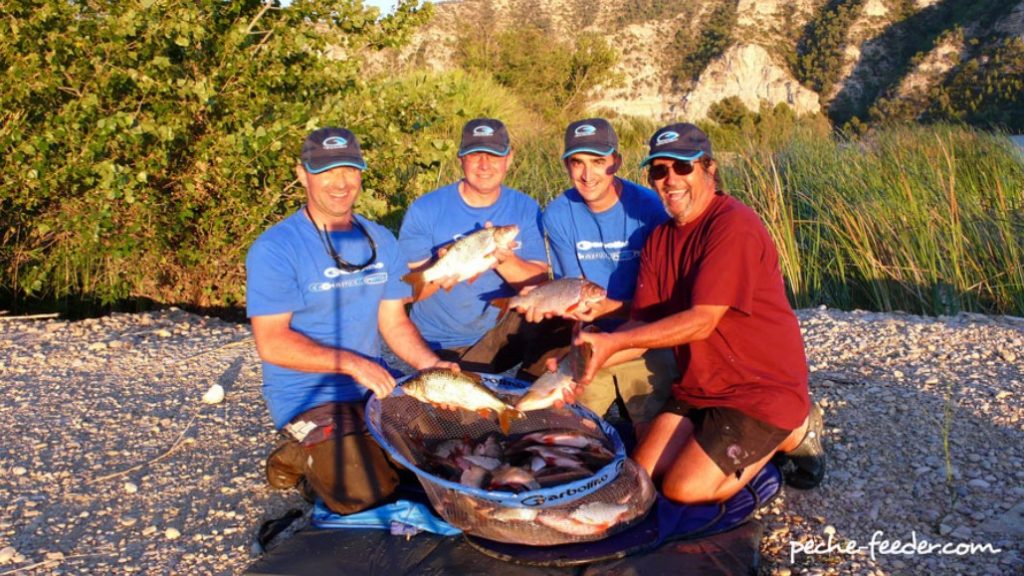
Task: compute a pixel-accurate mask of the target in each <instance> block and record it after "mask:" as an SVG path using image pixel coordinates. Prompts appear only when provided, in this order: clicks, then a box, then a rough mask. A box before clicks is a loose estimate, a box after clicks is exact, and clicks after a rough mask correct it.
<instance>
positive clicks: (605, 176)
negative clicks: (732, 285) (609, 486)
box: [521, 118, 677, 432]
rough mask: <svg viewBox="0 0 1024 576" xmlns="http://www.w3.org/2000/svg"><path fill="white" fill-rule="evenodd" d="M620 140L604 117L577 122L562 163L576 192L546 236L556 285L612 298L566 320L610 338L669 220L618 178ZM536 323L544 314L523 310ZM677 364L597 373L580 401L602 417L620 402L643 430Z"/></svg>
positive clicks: (550, 209) (659, 362) (646, 192)
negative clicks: (598, 289)
mask: <svg viewBox="0 0 1024 576" xmlns="http://www.w3.org/2000/svg"><path fill="white" fill-rule="evenodd" d="M618 148H619V140H618V136H617V135H616V134H615V130H614V129H613V128H612V126H611V124H610V123H609V122H608V121H607V120H605V119H603V118H587V119H585V120H579V121H576V122H573V123H572V124H570V125H569V126H568V128H566V131H565V153H564V154H563V155H562V160H563V162H564V163H565V168H566V170H567V172H568V174H569V179H570V180H571V181H572V183H573V187H572V188H570V189H568V190H566V191H565V192H563V193H562V194H561V195H559V196H558V197H557V198H555V199H554V200H552V201H551V202H550V203H549V204H548V205H547V207H546V208H545V210H544V216H543V224H544V231H545V233H546V234H547V236H548V243H549V245H550V247H551V253H552V255H553V267H554V272H555V277H556V278H562V277H569V278H573V277H575V278H580V277H582V278H587V279H588V280H590V281H592V282H595V283H597V284H599V285H601V286H603V287H604V288H605V289H606V290H607V291H608V297H607V298H605V299H604V300H602V301H601V302H599V303H597V304H596V305H594V306H593V307H591V308H590V309H577V310H575V311H573V313H571V314H570V315H569V316H568V317H567V318H569V319H570V320H576V321H584V322H593V323H594V324H596V325H597V327H599V328H600V329H602V330H605V331H608V330H612V329H614V328H616V327H617V326H619V325H620V324H622V323H623V322H624V321H625V319H626V318H628V316H629V307H630V303H631V301H632V300H633V292H634V290H635V289H636V278H637V273H638V270H639V265H640V250H641V248H643V245H644V241H645V240H646V239H647V235H648V234H649V233H650V232H651V230H653V229H654V228H655V227H656V226H658V225H659V224H661V223H662V222H664V221H666V220H668V214H667V213H666V212H665V207H664V206H663V205H662V203H661V200H660V199H659V198H658V196H657V194H655V193H654V191H653V190H650V189H649V188H645V187H643V186H640V185H638V184H635V183H633V182H630V181H629V180H625V179H623V178H619V177H618V176H616V175H615V174H616V172H617V171H618V170H619V168H620V167H621V166H622V156H621V155H620V154H619V151H618ZM521 311H522V312H523V313H524V314H525V316H526V318H527V319H528V320H530V321H538V320H540V319H541V317H540V315H538V314H537V313H535V312H534V311H533V310H527V309H524V310H521ZM676 374H677V371H676V369H675V364H674V362H673V360H672V358H671V356H670V355H669V354H665V353H664V351H657V352H651V353H650V354H648V355H647V356H645V357H644V358H641V359H638V360H635V361H633V362H631V363H628V364H623V365H620V366H616V367H615V368H614V369H610V370H606V371H603V372H602V373H599V374H598V376H597V378H596V379H595V383H594V384H592V385H591V386H589V387H587V388H585V389H584V391H583V394H582V395H581V396H580V397H578V398H576V401H577V402H579V403H581V404H583V405H584V406H587V407H588V408H590V409H591V410H593V411H594V412H596V413H597V414H604V413H605V412H606V411H607V410H608V408H609V407H610V406H611V404H612V403H613V402H614V401H615V399H616V397H617V396H618V397H621V398H622V400H623V402H624V403H625V406H626V408H627V411H628V412H629V416H630V418H631V419H632V421H633V423H634V425H636V426H637V428H638V431H641V432H642V431H643V428H644V425H645V424H646V423H648V422H650V421H651V420H652V419H653V418H654V416H655V415H657V412H658V410H659V409H660V408H661V404H662V403H664V401H665V400H666V399H667V398H668V396H669V392H670V389H671V385H672V381H673V380H674V378H675V377H676Z"/></svg>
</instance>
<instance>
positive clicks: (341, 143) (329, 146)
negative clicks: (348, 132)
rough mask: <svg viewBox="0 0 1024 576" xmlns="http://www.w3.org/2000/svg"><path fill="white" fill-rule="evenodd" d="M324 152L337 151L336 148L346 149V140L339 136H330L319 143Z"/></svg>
mask: <svg viewBox="0 0 1024 576" xmlns="http://www.w3.org/2000/svg"><path fill="white" fill-rule="evenodd" d="M320 145H321V146H323V147H324V149H325V150H337V149H338V148H348V140H345V139H344V138H342V137H341V136H331V137H330V138H326V139H324V141H323V142H321V143H320Z"/></svg>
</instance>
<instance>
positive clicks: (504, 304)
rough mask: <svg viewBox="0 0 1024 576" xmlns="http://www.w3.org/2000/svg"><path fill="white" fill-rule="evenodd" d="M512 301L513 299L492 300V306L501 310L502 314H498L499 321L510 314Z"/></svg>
mask: <svg viewBox="0 0 1024 576" xmlns="http://www.w3.org/2000/svg"><path fill="white" fill-rule="evenodd" d="M511 301H512V299H511V298H495V299H494V300H491V306H494V307H495V308H497V309H498V310H500V312H498V320H501V319H502V318H504V317H505V314H507V313H508V304H509V302H511Z"/></svg>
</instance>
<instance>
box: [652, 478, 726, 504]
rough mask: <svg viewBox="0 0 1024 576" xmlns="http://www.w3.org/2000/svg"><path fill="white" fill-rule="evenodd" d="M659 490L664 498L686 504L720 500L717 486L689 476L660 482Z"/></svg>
mask: <svg viewBox="0 0 1024 576" xmlns="http://www.w3.org/2000/svg"><path fill="white" fill-rule="evenodd" d="M661 492H662V494H664V496H665V497H666V498H668V499H669V500H671V501H673V502H675V503H677V504H685V505H688V506H695V505H699V504H708V503H712V502H721V501H722V500H723V499H720V498H719V497H718V490H717V486H709V485H707V484H704V483H700V482H696V481H694V480H692V479H689V478H678V479H673V480H668V479H666V481H665V482H664V483H663V484H662V487H661Z"/></svg>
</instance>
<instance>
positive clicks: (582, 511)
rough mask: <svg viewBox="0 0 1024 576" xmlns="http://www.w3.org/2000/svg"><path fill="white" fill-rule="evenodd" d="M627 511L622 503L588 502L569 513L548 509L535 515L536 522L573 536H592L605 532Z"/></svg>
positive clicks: (627, 508) (626, 507) (620, 519)
mask: <svg viewBox="0 0 1024 576" xmlns="http://www.w3.org/2000/svg"><path fill="white" fill-rule="evenodd" d="M628 512H629V506H626V505H624V504H608V503H606V502H590V503H588V504H584V505H582V506H579V507H578V508H576V509H575V510H573V511H572V512H570V513H568V514H567V513H565V512H564V511H562V510H548V511H545V512H544V513H543V514H540V515H539V516H538V517H537V522H540V523H541V524H543V525H545V526H547V527H548V528H554V529H555V530H558V531H559V532H563V533H565V534H571V535H573V536H593V535H596V534H602V533H604V532H607V531H608V529H610V528H612V527H613V526H615V525H616V524H618V523H619V522H620V521H622V519H623V518H624V517H625V516H626V514H627V513H628Z"/></svg>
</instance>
